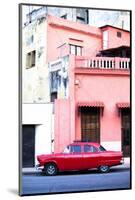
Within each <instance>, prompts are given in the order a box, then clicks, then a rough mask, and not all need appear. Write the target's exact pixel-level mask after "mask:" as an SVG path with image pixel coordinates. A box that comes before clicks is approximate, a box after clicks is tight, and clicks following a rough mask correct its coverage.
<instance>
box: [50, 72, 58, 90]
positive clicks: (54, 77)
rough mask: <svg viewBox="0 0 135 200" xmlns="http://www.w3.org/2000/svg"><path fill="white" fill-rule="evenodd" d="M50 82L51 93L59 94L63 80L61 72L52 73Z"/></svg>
mask: <svg viewBox="0 0 135 200" xmlns="http://www.w3.org/2000/svg"><path fill="white" fill-rule="evenodd" d="M50 80H51V92H57V90H58V86H59V85H60V80H61V79H60V76H59V70H57V71H54V72H51V73H50Z"/></svg>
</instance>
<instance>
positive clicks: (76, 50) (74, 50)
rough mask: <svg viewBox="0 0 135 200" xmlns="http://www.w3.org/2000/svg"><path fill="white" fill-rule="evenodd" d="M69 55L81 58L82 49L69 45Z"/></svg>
mask: <svg viewBox="0 0 135 200" xmlns="http://www.w3.org/2000/svg"><path fill="white" fill-rule="evenodd" d="M70 54H73V55H77V56H81V55H82V47H81V46H77V45H73V44H70Z"/></svg>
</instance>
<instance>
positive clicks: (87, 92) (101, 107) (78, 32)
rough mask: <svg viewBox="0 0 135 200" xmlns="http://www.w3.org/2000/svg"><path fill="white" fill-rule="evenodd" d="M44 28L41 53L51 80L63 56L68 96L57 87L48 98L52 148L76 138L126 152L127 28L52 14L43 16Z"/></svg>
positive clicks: (60, 147)
mask: <svg viewBox="0 0 135 200" xmlns="http://www.w3.org/2000/svg"><path fill="white" fill-rule="evenodd" d="M48 32H49V34H48V39H47V41H48V46H50V47H51V48H49V49H48V54H47V58H48V60H51V62H52V63H53V68H55V67H56V71H55V72H56V73H58V76H57V79H56V80H59V77H60V76H59V75H60V73H59V72H58V71H59V69H58V68H57V66H58V62H59V59H64V58H65V57H67V56H68V64H67V68H66V69H67V80H68V82H67V83H68V84H66V86H67V87H68V89H67V88H65V90H66V89H67V90H68V95H65V97H64V98H61V97H60V98H59V97H58V96H59V89H58V88H57V89H56V91H55V93H57V94H56V96H55V98H54V99H55V101H54V102H55V120H54V123H55V129H54V134H55V139H54V140H55V152H60V151H62V149H63V148H64V146H65V145H67V144H68V143H70V142H73V141H74V140H81V141H94V142H100V143H101V144H103V145H104V146H105V147H106V148H107V149H112V150H123V152H124V156H127V157H128V156H130V58H129V57H130V32H129V31H126V30H123V29H120V28H116V27H113V26H108V25H107V26H103V27H100V28H96V27H90V26H88V25H83V24H79V23H76V24H74V22H69V21H66V20H63V19H58V18H55V17H53V16H48ZM56 32H58V33H59V37H58V38H57V34H55V33H56ZM52 38H53V39H54V40H52ZM60 38H62V40H60ZM56 47H57V48H56ZM59 48H62V49H61V50H60V51H58V49H59ZM51 52H53V55H52V54H51ZM55 58H58V60H57V59H56V61H55ZM52 60H54V61H52ZM55 62H56V63H55ZM55 64H56V65H55ZM50 66H51V65H50ZM53 73H54V71H53ZM50 74H51V72H50ZM60 80H61V82H62V79H60ZM58 82H59V81H58ZM63 83H64V79H63ZM51 84H53V81H52V83H51ZM51 95H52V94H51ZM63 130H64V132H63Z"/></svg>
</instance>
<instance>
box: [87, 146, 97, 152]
mask: <svg viewBox="0 0 135 200" xmlns="http://www.w3.org/2000/svg"><path fill="white" fill-rule="evenodd" d="M97 151H98V150H97V148H95V147H94V146H91V145H85V146H84V152H97Z"/></svg>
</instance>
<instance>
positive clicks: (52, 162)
mask: <svg viewBox="0 0 135 200" xmlns="http://www.w3.org/2000/svg"><path fill="white" fill-rule="evenodd" d="M37 160H38V162H39V164H38V166H37V167H38V168H42V171H43V172H44V173H45V174H46V175H51V176H52V175H56V174H57V173H58V172H61V171H77V170H79V171H80V170H88V169H92V168H97V169H98V170H99V171H100V172H102V173H106V172H108V171H109V169H110V167H112V166H116V165H120V164H123V154H122V152H118V151H107V150H105V148H104V147H103V146H101V145H100V144H98V143H92V142H74V143H72V144H70V145H68V146H67V147H66V148H65V149H64V151H63V152H62V153H57V154H48V155H39V156H37Z"/></svg>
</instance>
